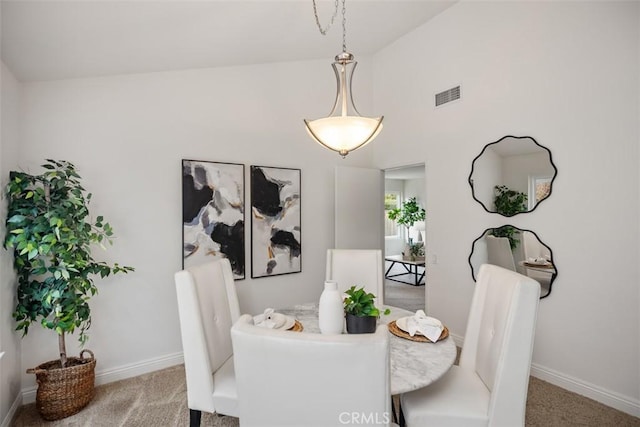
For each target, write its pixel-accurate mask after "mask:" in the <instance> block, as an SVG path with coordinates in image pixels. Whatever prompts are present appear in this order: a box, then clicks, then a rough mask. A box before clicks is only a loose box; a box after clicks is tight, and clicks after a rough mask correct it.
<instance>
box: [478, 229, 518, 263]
mask: <svg viewBox="0 0 640 427" xmlns="http://www.w3.org/2000/svg"><path fill="white" fill-rule="evenodd" d="M485 240H486V242H487V262H488V263H489V264H493V265H497V266H499V267H502V268H506V269H507V270H511V271H516V263H515V261H514V260H513V252H511V246H510V245H509V239H507V238H506V237H496V236H492V235H491V234H488V235H486V236H485Z"/></svg>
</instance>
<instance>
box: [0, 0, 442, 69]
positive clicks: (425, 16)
mask: <svg viewBox="0 0 640 427" xmlns="http://www.w3.org/2000/svg"><path fill="white" fill-rule="evenodd" d="M318 3H319V4H318V12H319V18H320V23H321V24H322V25H323V26H326V25H327V24H328V23H329V22H330V20H331V16H332V14H333V11H334V2H333V1H326V0H319V1H318ZM454 3H455V1H432V0H350V1H348V2H347V4H346V6H347V7H346V18H347V21H346V22H347V40H346V41H347V50H349V51H350V52H351V53H353V54H354V55H356V59H357V58H358V57H359V56H362V55H369V54H372V53H375V52H376V51H378V50H380V49H382V48H384V47H386V46H388V45H389V44H391V43H393V41H394V40H396V39H398V38H399V37H401V36H402V35H404V34H406V33H408V32H410V31H411V30H413V29H415V28H416V27H418V26H420V25H422V24H423V23H425V22H426V21H428V20H429V19H431V18H432V17H434V16H435V15H437V14H439V13H441V12H442V11H444V10H445V9H446V8H448V7H450V6H451V5H452V4H454ZM0 8H1V9H0V13H1V19H2V21H1V27H0V28H1V37H2V40H1V41H2V45H1V49H2V60H3V62H4V63H5V64H6V65H7V66H8V67H9V68H10V69H11V70H12V72H13V73H14V74H15V75H16V77H17V78H18V79H19V80H21V81H23V82H26V81H39V80H56V79H66V78H78V77H90V76H103V75H113V74H128V73H139V72H154V71H167V70H176V69H190V68H206V67H219V66H235V65H248V64H259V63H269V62H279V61H292V60H293V61H295V60H309V59H326V60H327V62H331V61H332V60H333V57H334V56H335V55H336V54H337V53H339V52H340V51H341V50H342V28H341V22H342V19H341V14H340V11H339V12H338V16H337V17H336V19H335V22H334V24H333V26H332V27H331V29H330V30H329V33H328V35H327V36H322V35H321V34H320V32H319V30H318V28H317V27H316V23H315V19H314V13H313V3H312V0H283V1H280V0H259V1H257V0H256V1H246V0H226V1H224V0H208V1H203V0H200V1H187V0H163V1H161V0H158V1H154V0H125V1H116V0H98V1H89V0H76V1H68V0H66V1H60V0H43V1H35V0H33V1H32V0H29V1H26V0H2V2H1V3H0ZM340 10H341V7H340Z"/></svg>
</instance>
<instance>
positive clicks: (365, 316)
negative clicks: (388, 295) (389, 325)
mask: <svg viewBox="0 0 640 427" xmlns="http://www.w3.org/2000/svg"><path fill="white" fill-rule="evenodd" d="M345 294H347V297H346V298H345V299H344V312H345V317H346V319H347V332H348V333H350V334H370V333H373V332H375V331H376V323H377V319H378V317H379V316H380V310H379V309H378V308H377V307H376V306H375V302H374V301H375V299H376V296H375V295H374V294H372V293H370V292H366V291H365V290H364V288H362V287H361V288H357V289H356V287H355V286H352V287H351V288H349V289H347V291H345ZM390 312H391V310H389V309H388V308H387V309H386V310H385V311H384V314H389V313H390Z"/></svg>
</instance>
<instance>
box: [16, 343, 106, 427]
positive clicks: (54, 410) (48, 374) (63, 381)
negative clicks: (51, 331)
mask: <svg viewBox="0 0 640 427" xmlns="http://www.w3.org/2000/svg"><path fill="white" fill-rule="evenodd" d="M85 352H86V353H88V354H89V355H90V357H88V358H87V357H85V356H84V353H85ZM95 368H96V359H95V357H94V356H93V353H92V352H91V350H82V352H80V357H69V358H67V367H65V368H61V367H60V360H52V361H50V362H45V363H43V364H41V365H38V366H37V367H36V368H32V369H27V373H28V374H36V381H37V382H38V392H37V393H36V407H37V409H38V412H39V413H40V416H42V418H44V419H45V420H49V421H53V420H59V419H61V418H65V417H68V416H70V415H73V414H76V413H78V412H80V410H81V409H82V408H84V407H85V406H87V405H88V404H89V402H91V399H93V396H94V394H95V388H94V383H95Z"/></svg>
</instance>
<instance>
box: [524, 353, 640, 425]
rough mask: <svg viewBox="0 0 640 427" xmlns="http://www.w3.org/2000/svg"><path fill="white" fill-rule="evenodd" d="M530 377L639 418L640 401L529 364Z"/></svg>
mask: <svg viewBox="0 0 640 427" xmlns="http://www.w3.org/2000/svg"><path fill="white" fill-rule="evenodd" d="M531 375H532V376H534V377H536V378H539V379H541V380H543V381H546V382H548V383H551V384H553V385H556V386H558V387H561V388H563V389H565V390H569V391H571V392H574V393H577V394H580V395H582V396H585V397H588V398H590V399H593V400H595V401H597V402H600V403H602V404H603V405H607V406H610V407H612V408H614V409H617V410H619V411H622V412H625V413H627V414H629V415H632V416H634V417H640V400H637V399H632V398H629V397H628V396H623V395H621V394H618V393H615V392H612V391H609V390H606V389H604V388H602V387H598V386H596V385H594V384H590V383H588V382H586V381H582V380H579V379H577V378H573V377H571V376H569V375H566V374H562V373H560V372H557V371H554V370H552V369H549V368H545V367H544V366H540V365H537V364H535V363H533V364H531Z"/></svg>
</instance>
